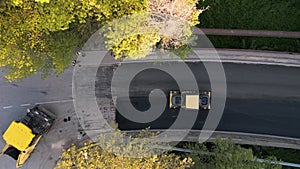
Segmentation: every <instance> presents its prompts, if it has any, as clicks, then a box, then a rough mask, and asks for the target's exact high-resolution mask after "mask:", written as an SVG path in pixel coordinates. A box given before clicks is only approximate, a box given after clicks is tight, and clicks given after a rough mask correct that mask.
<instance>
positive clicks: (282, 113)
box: [0, 62, 300, 169]
mask: <svg viewBox="0 0 300 169" xmlns="http://www.w3.org/2000/svg"><path fill="white" fill-rule="evenodd" d="M149 64H150V63H149ZM152 64H153V63H152ZM155 64H161V63H155ZM176 64H178V63H175V62H172V63H163V64H161V66H164V67H166V66H169V67H175V68H176ZM212 64H213V63H212ZM139 65H140V66H143V64H141V63H140V64H139ZM122 66H124V67H125V69H127V70H129V69H134V68H136V66H137V65H135V64H123V65H122ZM189 66H190V68H191V70H192V72H193V73H194V74H195V77H196V80H197V83H198V86H199V89H200V90H209V89H210V82H209V78H208V76H207V73H206V71H205V69H204V67H203V65H202V64H201V63H194V64H189ZM223 66H224V69H225V74H226V79H227V92H228V95H227V102H226V107H225V112H224V115H223V117H222V120H221V123H220V124H219V126H218V130H223V131H224V130H225V131H244V132H250V133H265V134H273V135H280V136H290V137H295V138H300V132H299V129H300V123H299V121H300V112H299V111H298V110H299V108H300V89H299V87H300V78H299V74H300V69H299V68H289V67H282V66H265V65H246V64H245V65H243V64H229V63H224V64H223ZM72 73H73V72H72V69H68V70H66V72H64V73H63V74H62V75H60V76H59V77H55V76H51V77H49V78H47V79H45V80H41V79H40V76H39V75H36V76H32V77H30V78H27V79H24V80H21V81H20V82H17V83H7V82H5V79H3V78H1V79H0V100H1V102H0V131H1V133H3V132H4V131H5V130H6V129H7V127H8V126H9V124H10V123H11V121H12V120H16V119H20V118H22V117H23V116H24V113H25V111H26V108H27V107H32V106H33V105H34V104H37V103H40V104H43V105H44V106H45V107H46V108H48V109H50V110H51V111H53V112H55V113H57V115H58V121H57V125H56V126H54V128H53V129H51V131H50V132H49V133H48V134H47V135H46V136H45V137H44V138H43V139H42V141H41V143H40V144H39V145H38V146H37V149H36V151H34V153H33V154H32V156H31V158H30V159H29V161H28V162H27V163H26V164H25V165H24V167H23V168H25V169H26V168H45V169H48V168H49V169H50V168H53V166H54V165H55V161H56V160H57V158H58V156H59V154H60V152H61V148H62V147H64V145H67V144H68V143H70V142H72V141H74V139H75V140H77V134H78V133H77V129H78V121H77V120H76V118H73V117H76V114H75V112H74V107H73V103H72ZM124 73H125V74H126V72H124ZM124 77H125V76H124ZM180 77H181V79H180V80H182V81H185V82H186V83H189V81H187V79H188V77H187V76H185V75H184V74H183V75H181V76H180ZM176 80H178V79H176ZM100 85H101V83H100ZM116 87H120V88H121V87H122V83H121V82H120V83H118V85H117V86H116ZM157 88H158V89H162V90H163V91H165V92H166V93H167V92H168V91H169V90H171V89H172V90H173V89H178V86H177V84H176V81H175V80H174V79H173V78H172V77H171V76H170V75H168V74H166V73H164V72H162V71H159V70H154V69H149V70H145V71H143V72H140V73H139V74H138V75H137V76H136V77H135V78H134V80H133V81H132V82H131V85H130V94H131V96H132V102H133V105H134V106H135V107H136V108H137V109H140V110H146V109H148V108H149V107H150V105H149V102H148V100H147V97H146V96H147V95H148V94H149V92H150V91H151V90H153V89H157ZM96 89H101V87H99V88H97V87H96ZM96 93H97V91H96ZM176 113H178V112H176V110H175V111H171V112H170V111H169V110H168V109H166V111H165V112H164V113H163V115H162V116H160V117H159V118H158V119H156V120H154V121H153V122H151V123H147V124H141V123H140V124H137V123H133V122H130V121H129V120H126V119H125V118H122V116H120V115H119V114H117V122H118V123H119V127H120V128H121V129H137V128H144V127H147V126H149V125H150V126H151V127H152V128H167V127H168V126H169V125H171V123H172V122H173V121H174V120H175V119H176V115H177V114H176ZM207 113H209V112H207V111H206V112H205V111H204V112H203V111H201V112H199V115H198V117H197V122H196V123H195V125H194V128H197V129H198V128H201V127H202V125H203V122H204V121H205V118H206V115H207ZM67 117H71V121H68V122H65V121H64V119H65V118H67ZM3 146H4V141H3V140H2V139H0V147H1V148H2V147H3ZM14 165H15V162H14V160H12V159H10V158H9V157H7V156H2V157H1V158H0V169H2V168H3V169H10V168H14Z"/></svg>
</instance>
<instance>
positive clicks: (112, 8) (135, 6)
mask: <svg viewBox="0 0 300 169" xmlns="http://www.w3.org/2000/svg"><path fill="white" fill-rule="evenodd" d="M145 3H146V1H145V0H143V1H140V0H133V1H129V0H120V1H114V0H100V1H99V0H89V1H87V0H5V1H1V4H0V67H2V66H3V67H5V68H6V69H5V72H6V75H5V78H7V79H8V81H15V80H18V79H21V78H25V77H28V76H30V75H32V74H35V73H37V72H38V71H43V72H44V75H47V74H49V72H51V70H52V69H54V70H55V72H56V74H60V73H62V72H63V70H65V69H66V68H67V67H68V66H69V64H70V62H71V59H72V56H73V53H74V49H75V48H77V47H80V46H81V45H83V43H84V42H85V41H86V40H87V38H88V35H90V34H92V33H93V32H94V31H96V30H97V29H98V27H99V26H100V24H104V23H107V22H109V21H110V20H112V19H114V18H118V17H120V16H122V15H130V14H132V13H135V12H136V11H140V10H144V9H145V7H146V6H145Z"/></svg>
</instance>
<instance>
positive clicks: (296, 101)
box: [116, 62, 300, 138]
mask: <svg viewBox="0 0 300 169" xmlns="http://www.w3.org/2000/svg"><path fill="white" fill-rule="evenodd" d="M147 64H149V63H147ZM177 64H180V63H176V62H173V63H161V66H172V67H176V66H177ZM209 64H215V63H209ZM121 66H124V67H125V70H126V69H127V70H129V69H138V66H141V67H145V65H141V64H139V65H136V64H135V63H132V64H123V65H121ZM188 66H189V67H190V69H191V70H192V72H193V74H194V76H195V78H196V80H197V83H198V87H199V90H200V91H201V90H210V82H209V78H208V75H207V73H206V71H205V68H204V66H203V64H201V63H189V64H188ZM223 66H224V70H225V74H226V80H227V100H226V105H225V110H224V114H223V116H222V119H221V121H220V123H219V126H218V128H217V130H218V131H235V132H247V133H255V134H269V135H275V136H286V137H293V138H300V132H299V129H300V123H299V121H300V78H299V77H300V76H299V75H300V69H299V68H292V67H282V66H266V65H254V64H233V63H223ZM124 73H125V72H124ZM122 76H125V74H124V75H120V77H122ZM182 78H183V79H179V80H186V79H189V78H188V77H185V76H182ZM121 79H122V78H120V80H119V81H118V82H117V83H116V84H117V85H116V88H117V89H119V90H120V89H121V88H122V87H123V84H122V80H121ZM176 80H178V79H176ZM176 80H175V79H173V78H172V77H171V76H170V75H169V74H167V73H165V72H163V71H161V70H157V69H148V70H144V71H142V72H140V73H139V74H137V75H136V76H135V78H134V79H133V81H132V82H131V85H130V97H131V102H132V104H133V105H134V106H135V107H136V108H137V109H138V110H140V111H145V110H147V109H148V108H150V103H149V101H148V95H149V93H150V91H151V90H154V89H161V90H162V91H164V93H165V95H166V97H167V96H168V92H169V90H178V85H177V83H176ZM185 82H186V83H190V82H189V81H185ZM212 94H213V93H212ZM117 102H122V98H120V99H118V101H117ZM167 104H168V103H167ZM167 104H166V109H165V111H164V112H163V113H162V115H161V116H160V117H159V118H158V119H156V120H154V121H152V122H149V123H135V122H132V121H130V120H128V119H126V118H124V117H123V116H122V115H121V114H120V113H117V116H116V119H117V122H118V123H119V128H120V129H122V130H131V129H140V128H146V127H150V128H152V129H164V128H169V127H170V125H171V124H172V123H173V122H174V121H175V119H176V117H177V114H178V110H171V109H169V108H168V106H167ZM208 113H209V112H208V111H202V110H200V111H199V113H198V117H197V120H196V122H195V124H194V127H193V129H201V128H202V127H203V124H204V121H205V119H206V117H207V114H208Z"/></svg>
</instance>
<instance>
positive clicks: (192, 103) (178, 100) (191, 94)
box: [169, 91, 211, 110]
mask: <svg viewBox="0 0 300 169" xmlns="http://www.w3.org/2000/svg"><path fill="white" fill-rule="evenodd" d="M210 104H211V92H210V91H202V92H198V91H182V92H180V91H170V95H169V108H174V109H176V108H185V109H193V110H198V109H199V108H200V109H205V110H206V109H210Z"/></svg>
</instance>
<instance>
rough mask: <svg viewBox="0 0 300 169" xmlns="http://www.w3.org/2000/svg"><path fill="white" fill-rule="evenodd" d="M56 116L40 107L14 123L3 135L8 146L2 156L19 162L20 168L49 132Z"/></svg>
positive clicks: (29, 111)
mask: <svg viewBox="0 0 300 169" xmlns="http://www.w3.org/2000/svg"><path fill="white" fill-rule="evenodd" d="M54 120H55V115H54V114H53V113H52V112H50V111H48V110H47V109H45V108H44V107H42V106H40V105H36V106H35V107H33V108H32V109H28V110H27V114H26V116H25V117H24V118H23V119H21V120H20V121H13V122H12V123H11V124H10V126H9V127H8V129H7V130H6V131H5V133H4V134H3V139H4V140H5V141H6V145H5V146H4V148H3V149H2V152H1V155H2V154H6V155H8V156H10V157H12V158H13V159H15V160H16V161H17V163H16V168H20V167H21V166H22V165H23V164H24V163H25V161H26V160H27V159H28V158H29V156H30V154H31V153H32V152H33V150H34V148H35V147H36V145H37V144H38V142H39V141H40V139H41V138H42V136H43V135H44V134H45V133H47V132H48V131H49V129H50V128H51V126H52V125H53V123H54Z"/></svg>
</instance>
